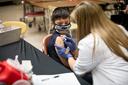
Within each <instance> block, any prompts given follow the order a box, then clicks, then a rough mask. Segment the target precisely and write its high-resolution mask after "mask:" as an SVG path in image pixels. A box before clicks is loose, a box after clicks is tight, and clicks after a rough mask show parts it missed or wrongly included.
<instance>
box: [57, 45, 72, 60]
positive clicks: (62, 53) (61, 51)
mask: <svg viewBox="0 0 128 85" xmlns="http://www.w3.org/2000/svg"><path fill="white" fill-rule="evenodd" d="M55 48H56V49H57V53H58V55H59V56H61V57H64V58H66V59H69V58H70V57H72V55H71V54H70V53H69V51H68V50H69V49H68V48H64V47H61V46H58V45H55Z"/></svg>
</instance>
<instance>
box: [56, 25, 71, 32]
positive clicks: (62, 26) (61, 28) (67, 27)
mask: <svg viewBox="0 0 128 85" xmlns="http://www.w3.org/2000/svg"><path fill="white" fill-rule="evenodd" d="M70 27H71V24H67V25H55V29H56V30H58V31H59V30H61V31H63V30H68V29H69V28H70Z"/></svg>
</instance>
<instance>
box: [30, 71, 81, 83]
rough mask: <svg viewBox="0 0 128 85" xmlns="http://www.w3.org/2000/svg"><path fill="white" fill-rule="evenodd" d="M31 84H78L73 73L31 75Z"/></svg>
mask: <svg viewBox="0 0 128 85" xmlns="http://www.w3.org/2000/svg"><path fill="white" fill-rule="evenodd" d="M32 83H33V85H80V83H79V81H78V80H77V78H76V76H75V74H74V73H62V74H55V75H32Z"/></svg>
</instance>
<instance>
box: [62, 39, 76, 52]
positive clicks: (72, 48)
mask: <svg viewBox="0 0 128 85" xmlns="http://www.w3.org/2000/svg"><path fill="white" fill-rule="evenodd" d="M64 44H65V45H66V46H67V47H69V48H70V51H75V50H76V43H75V42H74V41H73V40H72V38H69V37H65V38H64Z"/></svg>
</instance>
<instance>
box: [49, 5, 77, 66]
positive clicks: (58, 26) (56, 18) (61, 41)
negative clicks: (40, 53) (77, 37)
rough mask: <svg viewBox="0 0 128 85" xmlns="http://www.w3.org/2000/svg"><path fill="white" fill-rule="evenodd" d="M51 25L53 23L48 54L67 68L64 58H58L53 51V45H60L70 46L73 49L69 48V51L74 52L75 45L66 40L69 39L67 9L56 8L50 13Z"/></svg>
mask: <svg viewBox="0 0 128 85" xmlns="http://www.w3.org/2000/svg"><path fill="white" fill-rule="evenodd" d="M52 23H53V25H54V26H53V29H52V31H53V33H52V36H51V39H50V41H49V43H48V54H49V56H50V57H51V58H53V59H54V60H56V61H57V62H59V63H61V64H64V65H65V66H67V67H69V66H68V63H67V60H66V59H65V58H62V57H60V56H58V54H57V53H56V51H57V50H56V49H55V46H54V45H55V44H57V45H61V46H63V47H67V44H72V45H73V47H72V48H71V51H73V52H74V51H75V50H76V45H75V43H74V42H73V41H72V40H71V41H72V43H71V42H69V41H67V40H66V38H71V36H70V32H69V28H70V26H71V25H70V13H69V11H68V9H67V8H64V7H59V8H56V9H55V10H54V11H53V13H52ZM65 41H67V42H65Z"/></svg>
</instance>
